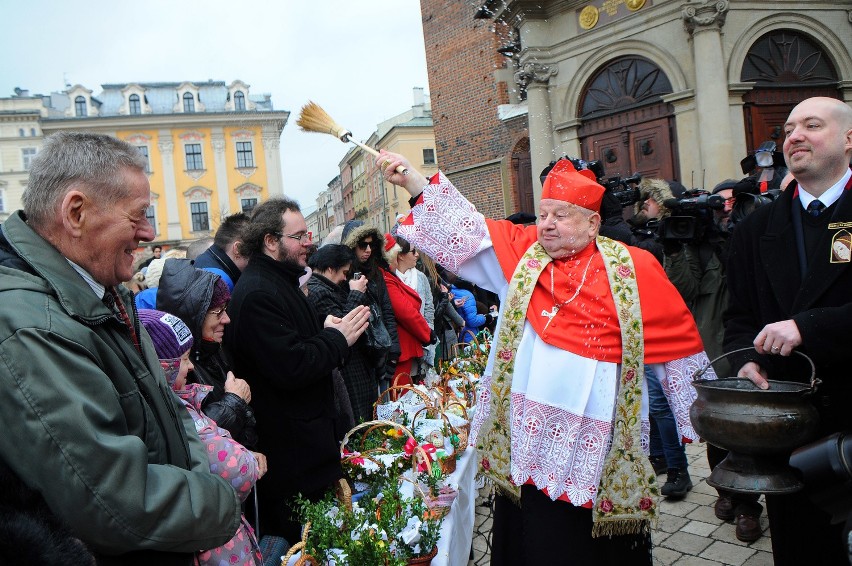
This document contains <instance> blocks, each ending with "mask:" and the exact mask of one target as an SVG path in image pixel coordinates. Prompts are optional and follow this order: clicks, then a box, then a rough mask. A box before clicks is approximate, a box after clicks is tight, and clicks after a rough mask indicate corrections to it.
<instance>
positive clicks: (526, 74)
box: [515, 62, 559, 89]
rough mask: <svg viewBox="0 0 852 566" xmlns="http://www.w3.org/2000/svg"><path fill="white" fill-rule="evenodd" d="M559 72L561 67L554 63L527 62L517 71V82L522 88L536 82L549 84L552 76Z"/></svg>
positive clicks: (542, 84)
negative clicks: (553, 64) (558, 67)
mask: <svg viewBox="0 0 852 566" xmlns="http://www.w3.org/2000/svg"><path fill="white" fill-rule="evenodd" d="M558 72H559V69H557V68H556V67H555V66H552V65H542V64H541V63H532V62H527V63H524V64H523V66H521V68H520V69H519V70H518V71H517V72H516V73H515V82H516V83H517V84H518V86H520V87H521V88H522V89H523V88H529V87H531V86H534V85H536V84H538V85H541V86H547V83H548V82H549V81H550V77H552V76H554V75H556V74H557V73H558Z"/></svg>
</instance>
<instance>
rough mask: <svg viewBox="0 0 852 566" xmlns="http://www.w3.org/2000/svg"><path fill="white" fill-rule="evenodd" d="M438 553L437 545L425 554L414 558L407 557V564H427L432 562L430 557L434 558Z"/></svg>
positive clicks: (409, 565)
mask: <svg viewBox="0 0 852 566" xmlns="http://www.w3.org/2000/svg"><path fill="white" fill-rule="evenodd" d="M437 554H438V547H437V546H436V547H435V548H433V549H432V552H430V553H429V554H427V555H426V556H418V557H416V558H409V559H408V566H429V565H430V564H432V559H433V558H435V556H437Z"/></svg>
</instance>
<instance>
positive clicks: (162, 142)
mask: <svg viewBox="0 0 852 566" xmlns="http://www.w3.org/2000/svg"><path fill="white" fill-rule="evenodd" d="M157 148H158V149H159V150H160V161H161V163H162V167H163V185H164V190H165V192H166V222H167V225H166V238H167V239H169V240H181V239H183V230H182V229H181V225H180V210H179V209H178V195H177V184H176V183H175V161H174V151H175V142H174V141H172V132H171V130H160V131H159V132H157Z"/></svg>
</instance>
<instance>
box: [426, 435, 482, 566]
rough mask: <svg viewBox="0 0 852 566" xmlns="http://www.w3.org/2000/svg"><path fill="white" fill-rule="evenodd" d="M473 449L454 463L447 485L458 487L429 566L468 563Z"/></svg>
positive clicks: (473, 490) (473, 498) (473, 492)
mask: <svg viewBox="0 0 852 566" xmlns="http://www.w3.org/2000/svg"><path fill="white" fill-rule="evenodd" d="M476 469H477V458H476V448H473V447H469V448H468V449H467V450H465V452H464V454H462V457H461V458H460V459H459V460H458V462H456V471H455V472H453V473H452V474H451V475H450V477H449V481H448V483H450V484H452V485H458V488H459V496H458V497H456V500H455V501H453V507H452V509H450V513H449V514H448V515H447V516H446V517H444V523H443V524H442V525H441V539H440V540H439V541H438V554H437V556H435V558H433V559H432V566H465V565H466V564H467V563H468V561H469V559H470V545H471V543H472V542H473V517H474V511H475V507H476V486H475V485H474V484H475V483H476V482H475V479H476Z"/></svg>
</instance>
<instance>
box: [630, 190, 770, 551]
mask: <svg viewBox="0 0 852 566" xmlns="http://www.w3.org/2000/svg"><path fill="white" fill-rule="evenodd" d="M739 185H741V183H740V182H739V181H736V180H733V179H729V180H726V181H723V182H722V183H719V184H718V185H716V186H715V187H714V188H713V191H712V193H711V194H709V195H708V194H707V193H705V192H695V191H693V192H688V193H682V194H681V195H680V197H681V198H677V199H674V201H672V200H668V199H666V198H665V195H664V194H663V193H660V194H659V197H658V198H660V199H661V202H663V203H666V202H667V203H668V205H669V206H671V207H672V209H674V213H673V216H672V215H669V214H667V215H666V216H667V219H666V220H663V221H662V222H661V223H660V226H659V237H660V240H661V242H662V244H663V248H664V250H665V269H666V274H667V275H668V276H669V279H670V280H671V282H672V283H673V284H674V286H675V288H677V290H678V292H680V294H681V296H682V297H683V300H684V301H686V304H687V305H688V306H689V308H690V310H691V311H692V315H693V316H694V317H695V323H696V325H698V332H699V334H701V339H702V341H703V342H704V348H705V350H706V351H707V355H708V356H710V358H711V359H715V358H717V357H718V356H720V355H722V353H723V349H722V338H723V334H724V326H723V322H722V314H723V312H724V310H725V308H726V306H727V304H728V285H727V280H726V274H725V261H726V260H727V257H728V245H729V235H730V230H731V228H732V226H731V224H730V222H729V220H730V215H731V210H732V207H733V202H734V196H733V190H734V187H736V186H739ZM747 196H751V195H750V194H749V195H747ZM646 202H647V201H646ZM664 208H665V210H666V211H668V210H669V209H668V207H666V206H665V204H664ZM713 368H714V370H715V371H716V375H721V376H727V375H731V369H730V363H729V362H728V361H727V358H723V359H721V360H717V361H716V362H714V364H713ZM726 455H727V452H726V451H725V450H723V449H721V448H718V447H716V446H713V445H712V444H708V445H707V461H708V463H709V464H710V468H711V469H713V468H715V467H716V466H717V465H718V464H719V462H721V461H722V460H723V459H724V458H725V456H726ZM758 497H759V496H758V494H742V493H733V492H728V491H719V497H718V498H717V500H716V502H715V504H714V513H715V515H716V517H717V518H718V519H720V520H722V521H735V535H736V537H737V539H738V540H740V541H742V542H754V541H755V540H757V539H759V538H760V536H761V534H762V531H761V528H760V515H761V513H762V512H763V507H762V506H761V505H760V504H759V503H758V502H757V500H758Z"/></svg>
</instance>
